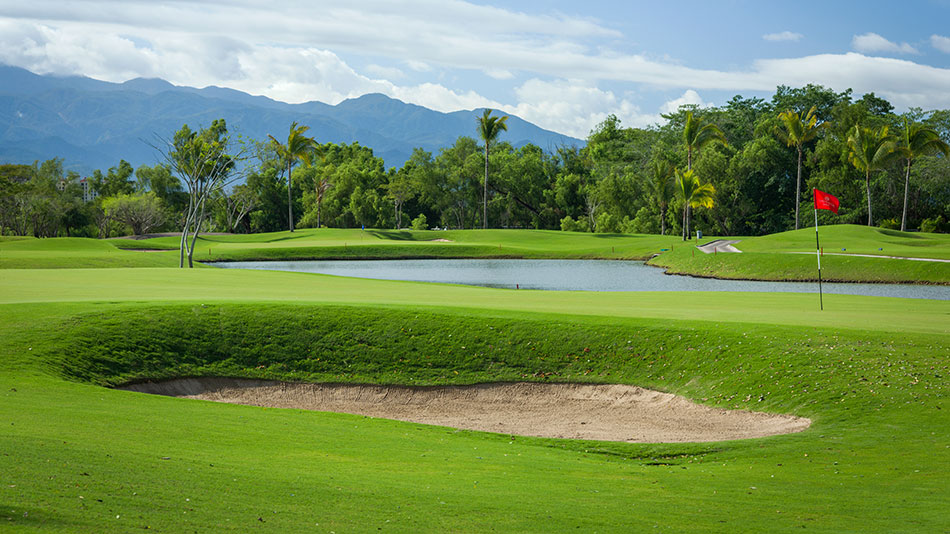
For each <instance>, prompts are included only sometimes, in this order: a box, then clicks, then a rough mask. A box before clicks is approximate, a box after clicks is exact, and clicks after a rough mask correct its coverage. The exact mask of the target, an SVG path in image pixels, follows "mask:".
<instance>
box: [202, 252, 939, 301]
mask: <svg viewBox="0 0 950 534" xmlns="http://www.w3.org/2000/svg"><path fill="white" fill-rule="evenodd" d="M209 265H214V266H216V267H221V268H225V269H258V270H270V271H294V272H305V273H320V274H330V275H337V276H352V277H356V278H375V279H380V280H411V281H416V282H441V283H449V284H464V285H473V286H485V287H499V288H510V289H516V288H518V289H543V290H550V291H761V292H799V293H812V292H814V293H817V292H818V284H817V283H814V282H752V281H744V280H714V279H709V278H694V277H691V276H669V275H666V274H664V273H663V270H662V269H659V268H656V267H650V266H648V265H645V264H644V263H643V262H640V261H617V260H479V259H473V260H357V261H340V260H333V261H321V260H315V261H241V262H216V263H209ZM822 291H824V292H825V293H838V294H848V295H872V296H881V297H907V298H920V299H937V300H950V287H948V286H930V285H910V284H840V283H839V284H832V283H824V284H822Z"/></svg>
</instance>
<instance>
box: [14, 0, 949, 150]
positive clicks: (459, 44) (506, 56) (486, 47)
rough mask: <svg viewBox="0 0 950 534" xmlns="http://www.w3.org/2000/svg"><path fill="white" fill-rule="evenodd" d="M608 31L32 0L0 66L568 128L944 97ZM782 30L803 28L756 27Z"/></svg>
mask: <svg viewBox="0 0 950 534" xmlns="http://www.w3.org/2000/svg"><path fill="white" fill-rule="evenodd" d="M354 5H358V7H353V6H354ZM103 13H105V14H103ZM618 37H620V38H622V37H623V36H622V35H619V34H618V33H617V32H616V31H615V30H613V29H610V28H607V27H605V26H604V25H603V24H600V23H598V22H597V21H593V20H589V19H585V18H579V17H568V16H561V15H553V16H552V15H531V14H525V13H518V12H514V11H512V10H504V9H501V8H495V7H490V6H483V5H475V4H469V3H466V2H462V1H460V0H416V1H411V2H410V1H407V2H398V3H396V2H390V1H388V0H365V1H361V2H360V3H358V4H353V3H352V2H350V1H349V0H326V1H324V2H321V4H320V5H319V7H316V6H315V5H314V4H313V3H312V2H311V1H309V0H286V1H285V2H284V3H282V5H281V8H280V9H272V8H269V7H266V6H262V5H260V4H259V3H256V2H254V1H253V0H241V1H236V2H231V3H223V2H211V3H206V2H198V1H197V0H181V1H179V2H174V3H155V2H153V1H152V0H124V1H121V2H116V1H114V0H88V1H86V2H68V3H67V2H55V3H53V2H42V1H40V2H20V3H17V5H15V6H12V7H4V8H3V10H2V14H0V63H6V64H10V65H16V66H21V67H24V68H27V69H30V70H32V71H34V72H39V73H55V74H84V75H87V76H91V77H94V78H98V79H103V80H109V81H124V80H127V79H129V78H134V77H139V76H144V77H161V78H164V79H166V80H168V81H170V82H172V83H175V84H178V85H190V86H198V87H201V86H204V85H211V84H213V85H221V86H227V87H233V88H235V89H239V90H242V91H246V92H249V93H252V94H263V95H267V96H269V97H272V98H276V99H279V100H284V101H288V102H301V101H306V100H321V101H324V102H327V103H331V104H333V103H337V102H339V101H341V100H343V99H346V98H351V97H355V96H359V95H362V94H365V93H369V92H379V93H383V94H386V95H389V96H392V97H395V98H399V99H401V100H404V101H406V102H411V103H415V104H419V105H423V106H426V107H430V108H433V109H437V110H440V111H454V110H458V109H472V108H475V107H482V106H485V107H495V108H504V109H508V110H509V112H511V113H516V114H518V115H520V116H523V117H524V118H526V119H528V120H531V121H532V122H535V123H537V124H539V125H542V126H544V127H546V128H549V129H552V130H556V131H560V132H564V133H568V134H571V135H575V136H580V137H584V136H586V135H587V133H588V132H589V130H590V128H591V127H593V126H594V125H596V124H597V123H598V122H600V121H602V120H603V118H604V117H606V115H607V114H608V113H614V114H616V115H617V116H618V117H620V118H621V120H622V121H623V122H624V124H627V125H630V126H643V125H648V124H652V123H654V122H658V121H662V119H661V118H660V117H659V113H661V112H665V111H667V110H675V106H678V105H679V104H681V103H692V104H696V105H705V104H706V103H704V102H703V101H702V99H701V98H700V97H699V93H698V92H697V91H709V90H717V91H736V92H741V91H772V90H774V89H775V87H776V86H777V85H780V84H784V85H790V86H801V85H804V84H807V83H818V84H822V85H825V86H828V87H831V88H833V89H835V90H838V91H841V90H845V89H847V88H849V87H850V88H853V89H854V90H855V92H856V93H857V94H861V93H863V92H869V91H874V92H875V93H876V94H878V95H881V96H883V97H885V98H887V99H888V100H890V101H891V102H892V103H893V104H895V105H896V106H897V107H898V108H902V107H908V106H919V107H923V108H928V109H936V108H948V107H950V92H948V91H947V90H946V88H947V87H950V69H943V68H936V67H930V66H927V65H923V64H919V63H915V62H912V61H906V60H899V59H893V58H884V57H872V56H870V55H865V54H860V53H847V54H820V55H813V56H806V57H798V58H788V59H761V60H756V61H753V62H751V63H750V64H749V65H747V66H745V67H743V68H738V69H733V70H728V71H726V70H715V69H706V68H693V67H690V66H689V65H688V63H686V62H684V61H682V60H681V59H677V58H666V57H664V56H646V55H643V54H632V53H625V52H621V51H619V50H618V49H617V48H616V46H618V45H617V43H618V39H617V38H618ZM794 38H801V37H799V36H798V34H794V33H793V32H788V31H786V32H780V33H777V34H769V35H766V36H763V39H766V40H782V39H789V40H791V39H794ZM853 43H854V46H855V49H858V50H863V51H865V52H867V54H871V53H876V52H893V53H916V49H914V47H912V46H911V45H909V44H907V43H901V44H897V43H892V42H890V41H888V40H887V39H885V38H883V37H881V36H880V35H877V34H870V33H869V34H865V35H862V36H855V37H854V40H853ZM930 43H931V45H932V46H933V47H934V48H936V49H938V50H942V51H945V52H948V53H950V38H947V37H942V36H939V35H934V36H932V37H931V38H930ZM621 46H622V45H621ZM350 56H358V57H360V58H361V59H362V60H363V61H365V62H366V63H369V64H370V66H369V67H366V68H365V69H364V70H362V71H361V72H357V71H356V70H355V69H353V68H351V67H350V66H349V65H348V64H347V63H346V61H344V59H342V58H343V57H350ZM392 65H398V67H400V68H396V67H393V66H392ZM459 70H462V71H469V72H476V73H482V74H486V75H488V76H492V77H494V78H495V79H497V80H500V81H499V82H494V83H493V84H492V85H493V87H500V86H503V85H504V84H503V83H501V81H504V80H513V81H514V80H517V81H514V82H513V83H512V85H513V86H515V87H513V88H512V93H510V94H509V95H508V96H504V95H505V93H499V95H502V96H499V95H493V97H492V98H488V97H486V96H485V95H482V94H479V92H478V91H477V90H472V88H471V87H469V86H461V87H460V86H459V84H460V83H463V82H453V80H470V79H473V78H472V77H470V76H458V71H459ZM407 79H412V80H414V81H413V82H412V84H409V83H407V82H405V80H407ZM525 80H527V81H525ZM544 80H547V81H544ZM551 80H554V81H551ZM606 82H610V84H611V87H614V88H618V87H620V89H617V90H618V91H623V90H638V91H639V90H642V87H646V88H647V89H649V90H664V91H670V90H674V91H676V92H679V91H685V92H684V93H683V95H682V96H681V97H679V98H677V99H674V100H672V101H670V102H668V103H666V104H664V105H663V106H662V109H661V108H659V107H658V108H657V110H656V113H653V112H644V111H642V110H641V109H640V107H638V105H637V104H636V102H638V100H637V98H635V97H631V96H629V94H624V93H621V94H617V93H613V92H610V91H604V90H602V89H600V88H599V87H601V86H603V85H604V84H605V83H606ZM453 83H455V84H456V85H455V86H452V84H453ZM517 84H520V85H517ZM624 84H640V85H641V86H642V87H637V86H633V85H627V86H626V87H624ZM498 100H510V101H513V103H511V102H509V103H508V105H503V103H500V102H498Z"/></svg>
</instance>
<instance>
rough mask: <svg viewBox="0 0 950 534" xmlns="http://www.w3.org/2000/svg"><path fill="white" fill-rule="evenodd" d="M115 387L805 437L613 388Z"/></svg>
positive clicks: (649, 435)
mask: <svg viewBox="0 0 950 534" xmlns="http://www.w3.org/2000/svg"><path fill="white" fill-rule="evenodd" d="M119 389H124V390H128V391H137V392H142V393H152V394H158V395H167V396H173V397H181V398H190V399H202V400H210V401H217V402H228V403H233V404H246V405H251V406H266V407H273V408H296V409H304V410H318V411H326V412H341V413H350V414H357V415H366V416H370V417H379V418H385V419H396V420H400V421H410V422H415V423H424V424H431V425H440V426H448V427H454V428H460V429H465V430H480V431H486V432H497V433H502V434H513V435H522V436H537V437H548V438H568V439H585V440H601V441H626V442H630V443H673V442H702V441H725V440H733V439H747V438H759V437H765V436H774V435H778V434H789V433H793V432H801V431H803V430H805V429H807V428H808V427H809V425H811V421H810V420H809V419H805V418H801V417H795V416H789V415H776V414H768V413H762V412H751V411H746V410H725V409H721V408H713V407H709V406H704V405H701V404H697V403H694V402H692V401H690V400H688V399H686V398H684V397H680V396H677V395H673V394H670V393H662V392H659V391H652V390H648V389H644V388H640V387H637V386H629V385H617V384H552V383H531V382H515V383H489V384H478V385H473V386H383V385H367V384H362V385H361V384H310V383H291V382H276V381H269V380H251V379H240V378H182V379H176V380H169V381H164V382H144V383H138V384H129V385H126V386H122V387H121V388H119Z"/></svg>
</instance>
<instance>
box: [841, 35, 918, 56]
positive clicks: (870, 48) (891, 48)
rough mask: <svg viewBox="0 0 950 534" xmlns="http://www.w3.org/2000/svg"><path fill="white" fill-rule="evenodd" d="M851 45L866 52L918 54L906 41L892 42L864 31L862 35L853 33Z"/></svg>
mask: <svg viewBox="0 0 950 534" xmlns="http://www.w3.org/2000/svg"><path fill="white" fill-rule="evenodd" d="M851 46H852V47H853V48H854V49H855V50H857V51H858V52H865V53H868V54H871V53H874V52H889V53H893V54H918V53H919V52H918V51H917V49H916V48H914V47H913V46H911V45H909V44H907V43H900V44H897V43H894V42H891V41H888V40H887V39H885V38H883V37H881V36H880V35H878V34H876V33H865V34H863V35H855V36H854V37H853V38H852V39H851Z"/></svg>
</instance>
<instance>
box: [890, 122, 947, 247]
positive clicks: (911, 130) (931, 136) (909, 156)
mask: <svg viewBox="0 0 950 534" xmlns="http://www.w3.org/2000/svg"><path fill="white" fill-rule="evenodd" d="M896 150H897V153H898V154H900V155H901V157H903V158H904V160H905V161H906V162H907V170H906V172H905V174H904V214H903V215H902V216H901V232H904V231H906V230H907V194H908V191H909V189H910V166H911V165H912V164H913V163H914V159H916V158H917V157H918V156H922V155H924V154H926V153H928V152H935V151H939V152H942V153H943V155H944V156H950V145H947V143H946V142H944V141H943V139H940V135H939V134H938V133H937V131H936V130H934V129H932V128H926V127H924V125H922V124H920V123H917V122H912V121H910V120H908V119H907V117H904V130H903V131H902V132H901V136H900V139H899V140H898V142H897V148H896Z"/></svg>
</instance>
